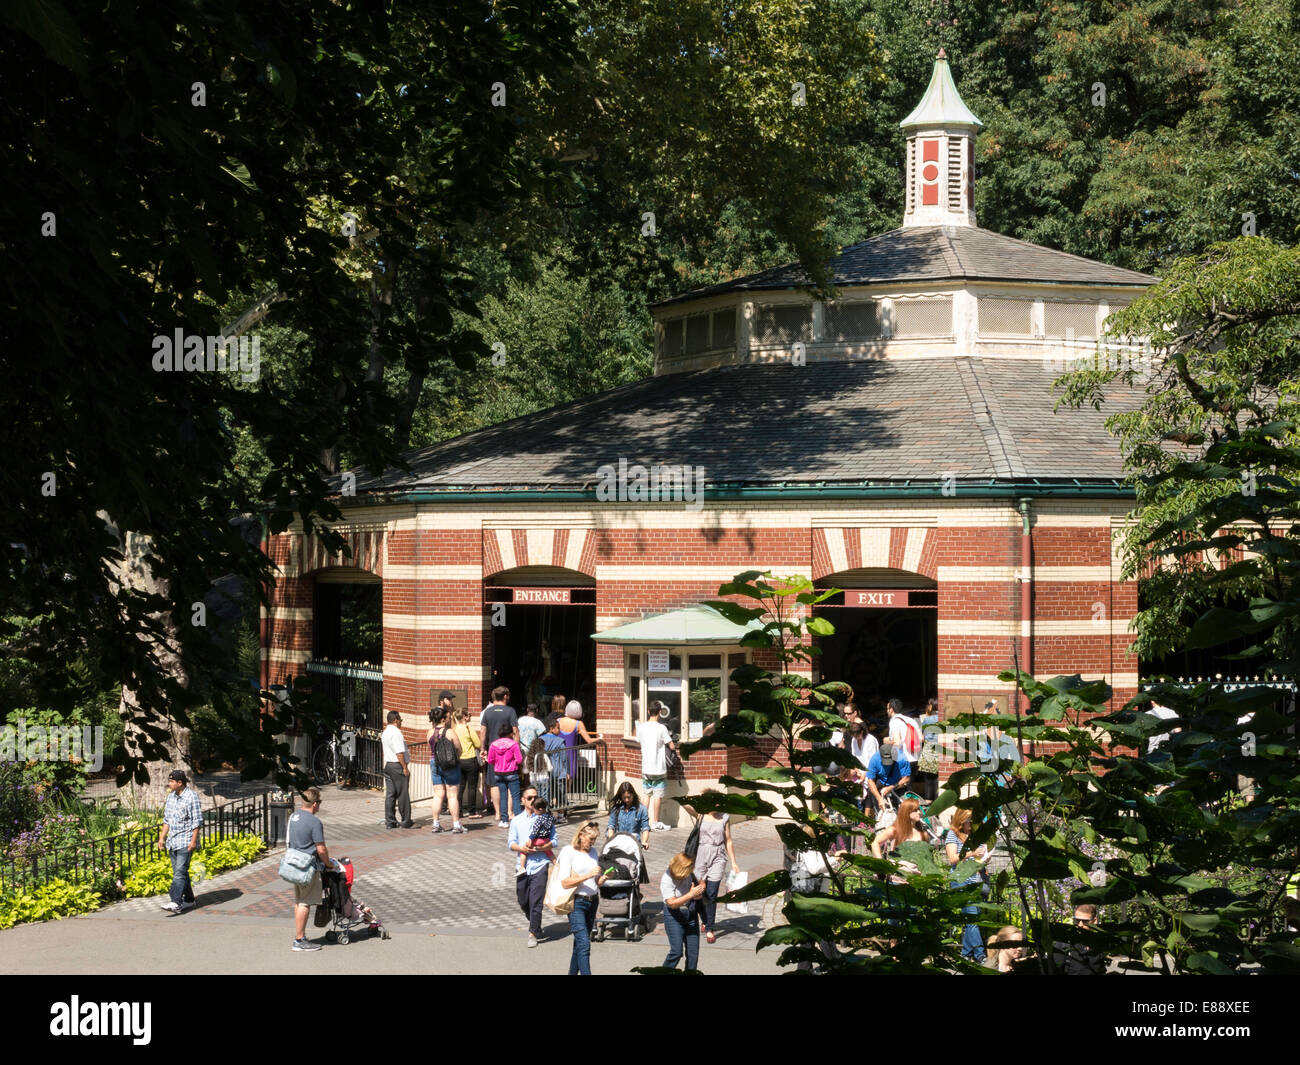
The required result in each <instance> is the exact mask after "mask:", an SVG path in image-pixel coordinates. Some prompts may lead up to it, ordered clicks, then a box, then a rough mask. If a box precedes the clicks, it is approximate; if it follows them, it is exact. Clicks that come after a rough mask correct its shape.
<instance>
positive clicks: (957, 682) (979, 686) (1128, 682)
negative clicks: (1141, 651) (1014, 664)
mask: <svg viewBox="0 0 1300 1065" xmlns="http://www.w3.org/2000/svg"><path fill="white" fill-rule="evenodd" d="M1038 673H1039V675H1040V676H1047V675H1048V674H1050V670H1049V671H1047V672H1046V673H1045V672H1044V671H1043V670H1039V671H1038ZM1098 678H1100V679H1101V680H1104V681H1105V682H1106V683H1107V684H1109V685H1110V686H1111V687H1112V688H1136V687H1137V685H1138V675H1137V674H1136V673H1114V674H1111V673H1100V674H1098V673H1092V672H1085V673H1084V674H1083V679H1084V680H1085V681H1090V680H1096V679H1098ZM938 684H939V687H940V688H946V689H953V690H955V691H985V690H989V691H1001V690H1004V689H1010V688H1014V687H1015V684H1014V683H1012V682H1011V681H1007V682H1006V683H1003V682H1002V681H1000V680H998V678H997V674H996V673H991V672H990V673H940V674H939V678H938Z"/></svg>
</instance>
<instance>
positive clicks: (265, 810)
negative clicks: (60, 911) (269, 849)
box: [0, 791, 276, 891]
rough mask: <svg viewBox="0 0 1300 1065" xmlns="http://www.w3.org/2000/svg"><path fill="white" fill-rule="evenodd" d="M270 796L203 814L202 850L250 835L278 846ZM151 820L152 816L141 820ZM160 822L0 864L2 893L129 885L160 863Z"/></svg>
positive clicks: (218, 808) (200, 834)
mask: <svg viewBox="0 0 1300 1065" xmlns="http://www.w3.org/2000/svg"><path fill="white" fill-rule="evenodd" d="M271 808H272V802H271V792H270V791H266V792H263V793H262V794H260V795H250V796H246V797H244V798H242V799H234V800H232V801H231V802H228V803H223V804H221V805H219V806H213V807H211V808H209V809H207V810H204V811H203V825H202V827H201V828H200V829H199V845H200V846H202V845H203V844H205V843H211V842H214V841H216V840H221V839H226V838H229V837H231V836H238V835H243V834H245V833H250V834H253V835H256V836H258V837H260V838H261V839H262V840H263V841H265V842H266V843H267V844H268V845H272V846H273V845H274V844H275V843H276V840H275V839H274V838H272V837H273V835H274V832H273V828H272V816H271ZM142 816H148V815H142ZM159 823H160V820H158V821H152V822H151V823H150V824H147V825H144V826H142V827H139V828H133V829H128V830H127V831H125V832H118V833H115V834H114V835H111V836H105V837H103V838H100V839H83V840H80V841H77V842H73V843H68V844H63V845H60V846H56V847H51V848H49V849H44V848H42V850H41V851H40V852H39V853H36V854H32V855H24V856H22V857H19V858H9V859H6V860H4V861H0V890H3V891H10V890H16V889H31V888H35V887H39V886H41V885H42V884H46V883H48V882H50V881H51V880H64V881H67V882H69V883H73V884H94V883H96V882H99V881H102V880H124V879H125V878H126V877H127V876H129V875H130V871H131V870H132V869H133V868H134V867H135V866H137V865H140V864H141V863H143V862H147V861H149V860H151V859H153V858H157V857H158V856H159V855H160V854H161V853H162V852H161V851H159V850H158V826H159Z"/></svg>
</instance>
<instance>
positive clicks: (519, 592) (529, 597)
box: [511, 588, 572, 603]
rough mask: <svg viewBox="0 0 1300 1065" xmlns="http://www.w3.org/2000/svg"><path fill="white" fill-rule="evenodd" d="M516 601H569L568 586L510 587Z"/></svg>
mask: <svg viewBox="0 0 1300 1065" xmlns="http://www.w3.org/2000/svg"><path fill="white" fill-rule="evenodd" d="M511 591H512V592H513V593H514V597H513V601H514V602H516V603H569V602H572V600H571V599H570V598H569V593H570V590H569V589H568V588H512V589H511Z"/></svg>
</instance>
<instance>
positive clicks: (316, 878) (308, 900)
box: [293, 869, 321, 906]
mask: <svg viewBox="0 0 1300 1065" xmlns="http://www.w3.org/2000/svg"><path fill="white" fill-rule="evenodd" d="M320 900H321V882H320V870H319V869H317V870H316V872H315V873H313V874H312V878H311V879H310V880H308V881H307V883H305V884H294V885H293V901H294V902H295V903H296V904H297V905H299V906H319V905H320Z"/></svg>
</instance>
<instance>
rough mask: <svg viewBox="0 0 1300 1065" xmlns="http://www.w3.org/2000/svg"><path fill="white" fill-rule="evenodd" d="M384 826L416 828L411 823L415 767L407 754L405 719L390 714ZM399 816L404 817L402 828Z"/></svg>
mask: <svg viewBox="0 0 1300 1065" xmlns="http://www.w3.org/2000/svg"><path fill="white" fill-rule="evenodd" d="M382 742H383V746H384V782H385V785H386V786H385V788H384V824H385V825H386V826H387V827H388V828H398V827H401V828H414V827H415V822H414V821H412V820H411V788H410V783H411V765H410V759H409V758H408V757H407V752H406V738H405V737H404V736H403V735H402V715H401V714H399V713H398V712H397V711H396V710H390V711H388V727H387V728H386V729H384V732H383V736H382ZM395 814H401V817H402V821H401V824H400V826H399V824H398V821H397V817H396V816H395Z"/></svg>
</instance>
